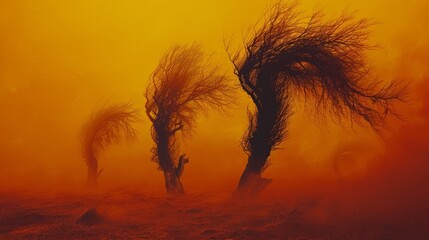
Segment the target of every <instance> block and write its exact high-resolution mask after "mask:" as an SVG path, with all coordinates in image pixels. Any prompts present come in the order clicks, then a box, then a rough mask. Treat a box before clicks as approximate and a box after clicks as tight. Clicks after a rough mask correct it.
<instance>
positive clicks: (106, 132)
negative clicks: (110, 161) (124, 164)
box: [81, 104, 139, 186]
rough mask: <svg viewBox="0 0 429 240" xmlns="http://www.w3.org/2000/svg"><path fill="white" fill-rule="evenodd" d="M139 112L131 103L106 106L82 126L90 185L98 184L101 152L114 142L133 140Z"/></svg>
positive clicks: (100, 171) (84, 154)
mask: <svg viewBox="0 0 429 240" xmlns="http://www.w3.org/2000/svg"><path fill="white" fill-rule="evenodd" d="M138 119H139V118H138V114H137V111H136V110H135V109H133V108H132V106H131V105H130V104H116V105H110V106H105V107H103V108H102V109H100V110H99V111H97V112H95V113H94V114H93V115H92V117H91V118H90V119H89V121H88V122H87V123H86V124H85V125H83V127H82V135H81V141H82V153H83V157H84V158H85V162H86V165H87V166H88V180H87V184H88V186H96V185H97V179H98V176H100V174H101V173H102V171H103V170H98V157H99V154H100V152H102V151H103V150H105V149H106V148H107V147H109V146H110V145H112V144H119V143H122V142H132V141H134V140H136V138H137V134H136V130H135V128H134V127H133V123H135V122H136V121H138Z"/></svg>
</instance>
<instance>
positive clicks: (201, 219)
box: [0, 191, 428, 240]
mask: <svg viewBox="0 0 429 240" xmlns="http://www.w3.org/2000/svg"><path fill="white" fill-rule="evenodd" d="M319 208H320V206H318V205H317V203H314V202H313V203H311V202H307V203H300V204H294V206H288V205H286V204H274V203H267V202H266V201H253V202H246V203H243V202H242V201H239V200H237V199H233V198H232V197H231V195H230V194H227V193H223V194H200V195H190V194H187V195H185V196H180V197H169V196H166V195H153V196H148V195H145V194H142V193H136V192H127V191H112V192H108V193H106V192H105V193H98V194H68V195H67V194H62V195H61V196H58V195H56V196H55V195H53V196H37V197H34V195H30V196H25V195H13V194H8V195H5V194H3V195H0V239H2V240H3V239H290V240H298V239H300V240H305V239H326V240H328V239H333V240H337V239H338V240H340V239H341V240H349V239H356V240H372V239H374V240H375V239H380V240H390V239H407V240H412V239H415V240H417V239H427V238H424V237H425V236H424V235H425V233H424V231H425V230H424V229H422V228H417V227H416V228H413V227H407V226H405V225H404V226H394V225H389V224H386V223H381V222H374V221H372V222H371V221H368V220H363V219H357V218H353V217H352V218H344V217H339V216H338V217H337V216H333V217H329V218H326V216H325V217H324V216H322V215H323V214H321V213H320V212H321V211H320V209H319ZM427 232H428V231H427V230H426V233H427ZM426 236H427V235H426Z"/></svg>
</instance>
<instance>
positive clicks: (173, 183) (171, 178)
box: [157, 130, 184, 194]
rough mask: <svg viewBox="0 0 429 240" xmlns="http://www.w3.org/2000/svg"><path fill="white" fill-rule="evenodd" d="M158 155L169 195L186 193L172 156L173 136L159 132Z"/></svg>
mask: <svg viewBox="0 0 429 240" xmlns="http://www.w3.org/2000/svg"><path fill="white" fill-rule="evenodd" d="M157 134H158V142H157V155H158V161H159V166H160V168H161V170H162V171H163V172H164V179H165V188H166V190H167V193H169V194H181V193H184V189H183V185H182V183H181V182H180V180H179V178H178V176H177V175H176V167H175V164H174V161H173V159H172V156H171V152H170V151H171V149H170V145H169V142H170V138H171V135H170V134H168V133H166V132H165V131H161V130H158V131H157Z"/></svg>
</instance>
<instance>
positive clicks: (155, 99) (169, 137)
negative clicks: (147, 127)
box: [145, 44, 233, 193]
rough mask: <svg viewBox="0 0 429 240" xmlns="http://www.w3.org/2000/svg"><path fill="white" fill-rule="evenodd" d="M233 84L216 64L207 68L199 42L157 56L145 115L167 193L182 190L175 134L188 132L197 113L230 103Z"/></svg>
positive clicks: (153, 158) (148, 90)
mask: <svg viewBox="0 0 429 240" xmlns="http://www.w3.org/2000/svg"><path fill="white" fill-rule="evenodd" d="M232 90H233V87H231V86H230V85H229V80H228V78H227V77H226V75H225V74H221V73H220V71H219V68H218V67H211V66H210V64H209V62H208V61H206V60H205V56H204V53H203V51H202V50H201V48H200V46H199V45H196V44H193V45H178V46H174V47H172V48H171V49H170V50H168V51H167V53H166V54H165V55H164V56H163V57H162V58H161V60H160V62H159V65H158V66H157V68H156V69H155V71H154V72H153V74H152V76H151V83H150V85H149V87H148V88H147V89H146V94H145V96H146V99H147V102H146V114H147V116H148V117H149V119H150V120H151V121H152V123H153V125H152V138H153V140H154V142H155V147H153V149H152V152H153V157H152V160H153V161H155V162H157V163H158V165H159V169H160V170H161V171H163V172H164V177H165V186H166V189H167V192H168V193H183V192H184V189H183V186H182V183H181V182H180V176H181V174H182V173H183V166H184V164H185V163H187V162H188V159H187V158H186V157H185V155H181V156H180V157H179V160H177V159H178V157H177V156H178V146H177V144H176V133H177V132H179V131H181V132H182V133H185V134H189V133H190V132H191V131H192V129H193V127H194V126H195V121H196V117H197V114H198V113H200V112H201V111H207V110H208V109H217V110H221V109H222V108H223V107H225V106H227V105H228V104H230V103H231V101H232V98H231V94H232Z"/></svg>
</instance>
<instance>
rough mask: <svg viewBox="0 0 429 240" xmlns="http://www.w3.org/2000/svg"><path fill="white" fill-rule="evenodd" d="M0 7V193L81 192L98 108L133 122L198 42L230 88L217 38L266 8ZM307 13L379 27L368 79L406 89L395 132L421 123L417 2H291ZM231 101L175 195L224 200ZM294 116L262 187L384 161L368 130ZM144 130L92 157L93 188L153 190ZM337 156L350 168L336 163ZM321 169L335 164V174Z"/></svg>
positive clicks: (137, 3) (239, 161)
mask: <svg viewBox="0 0 429 240" xmlns="http://www.w3.org/2000/svg"><path fill="white" fill-rule="evenodd" d="M0 4H1V5H0V11H1V12H0V33H1V34H0V41H1V42H0V43H1V45H0V56H1V58H0V61H1V62H0V116H1V117H0V166H1V167H0V187H1V188H3V189H20V188H28V186H29V185H31V186H32V187H31V188H35V189H54V190H59V189H61V186H71V187H73V188H80V187H81V186H83V185H84V184H85V180H86V166H85V164H84V160H83V158H82V157H81V154H80V146H79V144H80V143H79V133H80V132H79V131H80V127H81V124H82V123H83V122H84V121H85V120H86V119H87V118H88V116H89V115H90V113H91V111H93V110H95V109H97V106H101V105H102V104H103V103H105V102H124V101H133V102H135V105H136V106H137V107H139V108H140V109H142V115H143V106H144V99H143V92H144V89H145V86H146V85H147V82H148V77H149V74H150V73H151V71H152V70H153V69H154V68H155V66H156V64H157V62H158V60H159V58H160V56H161V55H162V54H163V53H164V51H165V50H166V49H168V48H169V47H170V46H171V45H173V44H176V43H189V42H193V41H197V42H200V43H201V44H202V45H203V47H204V48H205V49H206V51H207V52H208V53H213V54H214V55H213V56H214V57H213V58H214V59H215V60H217V61H219V62H220V63H221V64H223V65H224V68H225V70H226V71H228V72H230V73H231V76H232V77H233V75H232V66H231V65H230V64H229V62H228V60H227V56H226V53H225V50H224V47H223V39H224V38H229V37H232V39H233V41H235V43H239V42H240V40H241V36H242V35H243V34H244V33H246V31H247V29H248V27H249V26H251V25H252V24H253V23H254V22H255V21H256V20H257V19H258V17H259V16H260V15H261V14H262V12H263V10H264V9H265V8H266V7H267V6H268V5H269V1H261V0H257V1H256V0H252V1H248V0H236V1H230V0H228V1H227V0H216V1H197V0H192V1H190V0H185V1H141V0H133V1H131V0H130V1H94V0H93V1H86V0H85V1H83V0H77V1H56V0H44V1H31V0H27V1H25V0H19V1H7V0H0ZM316 7H319V8H323V9H324V10H325V11H326V12H327V13H328V16H336V15H338V14H339V13H340V12H341V11H342V10H343V9H347V10H349V11H354V10H358V13H357V15H358V16H362V17H369V18H371V19H373V20H374V21H376V22H377V23H379V24H378V25H376V26H375V27H374V29H373V30H374V34H373V37H372V41H373V42H374V43H380V44H381V46H382V48H381V49H378V50H376V51H373V52H371V53H369V59H370V62H371V64H372V65H373V66H374V74H376V75H377V77H378V78H379V79H386V81H390V80H393V79H403V80H404V81H406V82H411V83H412V85H411V89H412V90H411V93H410V95H411V96H412V100H413V101H412V102H411V103H410V105H409V106H407V107H402V108H403V109H404V112H405V113H406V114H405V115H406V118H407V120H408V123H407V124H408V125H407V126H410V125H411V126H413V124H422V121H423V124H426V123H425V122H424V121H425V120H426V119H429V118H428V111H421V109H422V108H423V107H424V106H426V109H427V105H424V102H423V99H422V97H421V96H423V95H424V93H425V91H426V93H428V91H429V90H424V89H422V87H419V88H420V89H419V91H423V94H421V93H420V95H418V94H417V93H416V92H415V91H414V88H415V86H424V87H426V88H425V89H428V84H426V85H418V84H422V82H423V81H425V80H426V79H428V77H429V74H428V71H427V67H426V63H427V60H428V57H429V51H428V47H427V44H428V43H429V29H428V26H427V24H426V22H425V21H424V19H425V15H424V14H426V13H427V12H428V10H429V3H427V1H424V0H420V1H418V0H410V1H399V0H394V1H387V0H380V1H373V0H371V1H369V0H365V1H351V0H348V1H344V0H342V1H339V0H335V1H308V0H307V1H302V2H301V8H302V9H303V10H304V12H305V13H310V12H311V11H312V10H314V9H315V8H316ZM239 98H240V99H241V100H240V102H239V104H238V106H237V107H235V109H232V110H231V111H230V112H228V113H227V114H219V113H213V114H210V115H209V116H203V117H201V118H200V119H199V122H198V127H197V129H196V131H195V135H194V136H193V137H192V138H189V139H186V140H185V141H184V142H183V143H182V150H183V151H184V152H186V153H187V154H188V155H189V157H190V161H191V162H190V164H189V165H187V169H186V170H185V173H184V176H183V184H184V185H185V188H188V189H201V188H203V187H204V186H205V184H206V183H209V184H211V186H212V187H213V188H219V189H227V190H231V191H232V190H233V189H234V187H235V184H236V182H237V180H238V177H239V175H240V174H241V171H242V170H243V168H244V166H245V160H246V159H245V155H244V154H243V152H242V150H241V148H240V139H241V136H242V134H243V132H244V130H245V128H246V124H247V117H246V107H247V106H252V105H251V103H250V101H249V99H248V98H247V97H246V96H245V95H244V94H240V95H239ZM426 104H429V103H428V102H426ZM304 116H305V114H304V113H303V112H302V111H301V108H300V107H299V104H297V106H296V114H295V115H294V117H293V119H292V121H291V124H290V135H289V137H288V140H287V141H286V142H284V143H283V144H282V147H283V148H284V149H282V150H279V151H276V152H275V153H273V154H272V158H271V162H272V165H271V166H270V168H269V170H268V171H267V172H266V173H265V174H266V176H268V177H272V178H274V179H275V181H274V182H273V185H274V187H275V186H277V187H280V186H282V185H283V184H286V183H288V184H292V183H293V182H296V181H297V180H296V179H298V177H302V176H305V177H315V176H330V177H331V178H332V179H334V180H335V179H337V180H338V178H348V177H353V176H355V175H356V174H358V175H359V174H362V173H363V172H370V171H369V170H368V169H369V168H370V166H372V165H375V164H373V162H375V161H377V159H378V160H379V161H381V162H383V159H384V157H383V156H385V155H386V154H387V155H388V154H389V152H387V153H386V151H389V149H390V148H389V141H387V142H383V141H381V140H380V139H379V137H377V136H375V135H374V134H372V133H370V132H369V131H363V130H362V131H361V130H358V131H357V132H353V131H352V130H351V129H350V128H349V126H347V125H346V126H345V127H342V128H340V127H336V126H334V125H331V124H326V126H325V125H323V126H321V125H320V124H316V123H314V122H312V121H310V120H309V119H307V118H306V117H304ZM404 124H405V123H398V122H395V121H393V122H392V123H391V125H389V127H390V128H391V131H390V132H388V133H387V134H386V136H385V137H386V138H387V139H393V140H392V141H393V142H395V139H396V138H397V136H398V135H400V134H401V131H402V130H401V129H403V128H404V127H403V126H404ZM424 126H427V125H424ZM149 127H150V124H149V121H148V120H147V118H146V117H145V116H144V121H143V122H142V123H139V131H140V132H139V133H140V134H139V138H140V139H139V141H138V142H137V143H136V144H135V145H133V146H130V147H127V146H117V147H112V148H111V149H110V150H109V151H107V152H106V153H105V154H103V155H102V156H101V157H100V165H101V168H104V172H103V174H102V175H101V176H100V185H101V187H103V188H107V187H122V186H133V187H138V188H139V189H142V190H144V189H161V191H164V189H163V187H164V186H163V177H162V174H161V172H159V171H157V166H156V165H155V163H153V162H150V160H149V158H150V153H149V149H150V147H151V146H152V141H151V138H150V135H149ZM401 138H403V136H401ZM418 139H420V138H418ZM421 141H424V140H423V139H421ZM397 142H398V141H396V142H395V143H392V144H393V145H394V144H397ZM399 142H400V141H399ZM386 144H387V145H386ZM386 149H387V150H386ZM410 151H411V150H410ZM341 156H347V158H348V159H351V160H349V161H344V160H343V161H342V160H341V159H342V157H341ZM380 156H382V157H380ZM343 158H344V157H343ZM333 159H340V160H338V163H337V165H336V167H335V165H334V163H333ZM380 159H381V160H380ZM410 164H412V163H410ZM219 176H222V179H221V180H220V181H219V179H218V178H219Z"/></svg>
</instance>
